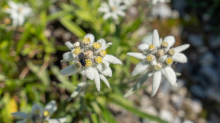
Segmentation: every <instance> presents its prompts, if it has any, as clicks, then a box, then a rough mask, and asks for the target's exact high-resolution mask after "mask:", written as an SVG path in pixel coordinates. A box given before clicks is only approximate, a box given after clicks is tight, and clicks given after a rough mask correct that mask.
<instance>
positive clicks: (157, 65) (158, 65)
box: [154, 64, 162, 70]
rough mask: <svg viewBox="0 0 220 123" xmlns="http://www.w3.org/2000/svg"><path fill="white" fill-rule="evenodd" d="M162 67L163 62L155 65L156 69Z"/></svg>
mask: <svg viewBox="0 0 220 123" xmlns="http://www.w3.org/2000/svg"><path fill="white" fill-rule="evenodd" d="M161 68H162V65H161V64H156V65H154V69H155V70H160V69H161Z"/></svg>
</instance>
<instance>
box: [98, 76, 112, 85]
mask: <svg viewBox="0 0 220 123" xmlns="http://www.w3.org/2000/svg"><path fill="white" fill-rule="evenodd" d="M99 77H100V79H101V80H102V81H103V82H104V83H105V84H106V86H108V88H110V84H109V82H108V80H107V79H106V78H105V76H104V75H102V74H99Z"/></svg>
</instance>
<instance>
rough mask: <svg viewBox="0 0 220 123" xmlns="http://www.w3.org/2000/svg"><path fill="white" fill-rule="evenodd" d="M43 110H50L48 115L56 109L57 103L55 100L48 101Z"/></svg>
mask: <svg viewBox="0 0 220 123" xmlns="http://www.w3.org/2000/svg"><path fill="white" fill-rule="evenodd" d="M45 110H47V111H49V112H50V116H51V115H52V114H53V113H54V112H55V111H56V110H57V104H56V101H55V100H52V101H50V102H49V103H47V105H46V106H45Z"/></svg>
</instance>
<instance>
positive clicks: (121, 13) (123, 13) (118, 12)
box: [116, 10, 125, 17]
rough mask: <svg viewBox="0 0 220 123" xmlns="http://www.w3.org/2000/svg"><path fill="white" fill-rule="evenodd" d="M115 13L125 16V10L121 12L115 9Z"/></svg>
mask: <svg viewBox="0 0 220 123" xmlns="http://www.w3.org/2000/svg"><path fill="white" fill-rule="evenodd" d="M116 13H117V14H118V15H120V16H122V17H124V16H125V12H123V11H121V10H118V11H116Z"/></svg>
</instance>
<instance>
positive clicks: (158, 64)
mask: <svg viewBox="0 0 220 123" xmlns="http://www.w3.org/2000/svg"><path fill="white" fill-rule="evenodd" d="M168 46H169V45H168V42H162V43H161V46H160V47H158V48H157V47H156V46H154V45H153V44H151V45H149V47H148V50H149V53H148V55H147V61H148V62H151V63H152V65H154V69H155V70H160V69H161V68H162V67H163V66H167V65H172V63H173V58H172V56H173V55H174V54H175V51H174V50H173V49H168Z"/></svg>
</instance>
